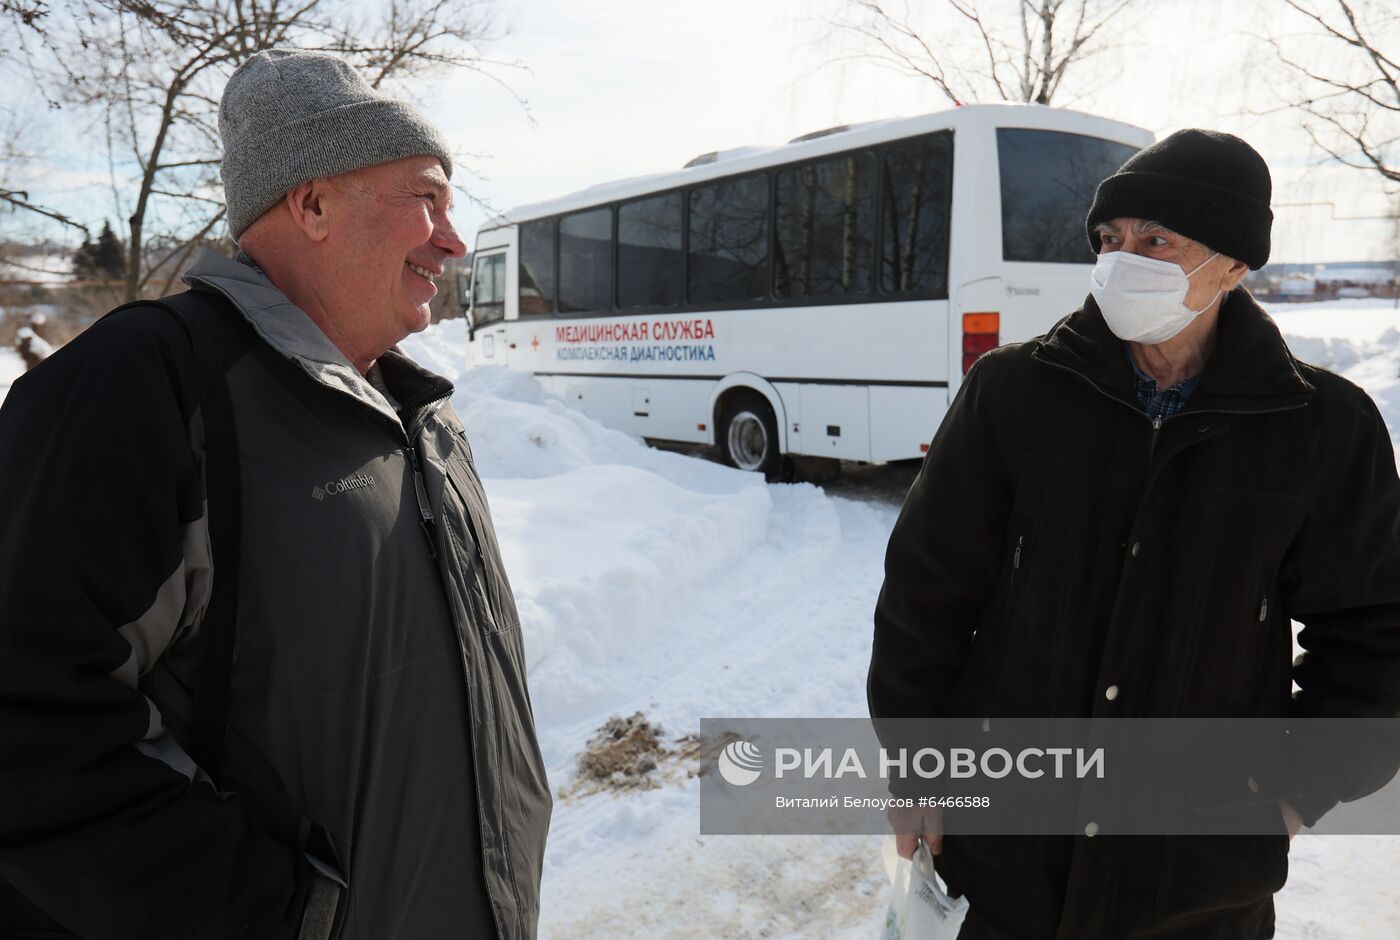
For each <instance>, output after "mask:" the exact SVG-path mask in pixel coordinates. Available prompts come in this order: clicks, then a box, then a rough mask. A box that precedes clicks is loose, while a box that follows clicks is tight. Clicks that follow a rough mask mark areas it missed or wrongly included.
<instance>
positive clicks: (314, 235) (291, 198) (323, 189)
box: [285, 179, 335, 242]
mask: <svg viewBox="0 0 1400 940" xmlns="http://www.w3.org/2000/svg"><path fill="white" fill-rule="evenodd" d="M285 199H286V203H287V211H288V213H289V214H290V215H291V217H292V224H293V225H295V226H296V227H297V228H298V229H300V230H301V232H302V233H303V234H304V235H306V237H307V238H309V239H311V240H312V241H313V242H321V241H325V240H326V239H327V238H328V237H329V236H330V233H331V210H332V208H333V203H334V202H335V199H334V187H332V186H331V185H330V184H329V182H328V181H327V180H323V179H316V180H310V181H308V182H305V183H302V184H301V185H300V186H298V187H297V188H296V189H293V190H292V191H291V192H289V193H287V195H286V197H285Z"/></svg>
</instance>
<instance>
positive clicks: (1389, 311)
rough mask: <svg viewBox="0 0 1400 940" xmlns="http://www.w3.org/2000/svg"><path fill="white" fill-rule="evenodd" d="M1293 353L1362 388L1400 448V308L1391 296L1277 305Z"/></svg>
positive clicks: (1273, 309)
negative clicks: (1371, 399)
mask: <svg viewBox="0 0 1400 940" xmlns="http://www.w3.org/2000/svg"><path fill="white" fill-rule="evenodd" d="M1268 309H1269V315H1270V316H1272V317H1273V318H1274V320H1275V322H1277V323H1278V325H1279V329H1281V330H1282V331H1283V333H1284V338H1285V339H1286V340H1287V341H1288V346H1289V348H1290V349H1292V350H1293V354H1294V355H1295V356H1297V357H1298V358H1299V359H1301V360H1303V361H1304V362H1309V363H1312V364H1313V365H1318V366H1322V367H1323V368H1325V369H1331V370H1332V371H1333V372H1337V373H1339V374H1340V375H1342V376H1343V377H1345V378H1347V379H1350V380H1351V381H1353V382H1355V383H1356V384H1357V385H1359V386H1361V387H1362V388H1364V389H1365V390H1366V392H1367V393H1368V394H1369V395H1370V396H1371V398H1373V399H1374V400H1375V402H1376V406H1377V407H1378V408H1379V409H1380V412H1381V416H1382V417H1383V418H1384V419H1385V423H1386V426H1387V427H1388V428H1389V430H1390V437H1391V441H1392V443H1393V444H1394V445H1395V447H1396V449H1397V451H1400V310H1396V308H1395V302H1394V301H1391V300H1370V301H1360V300H1348V301H1328V302H1324V303H1317V304H1273V305H1271V306H1270V307H1269V308H1268Z"/></svg>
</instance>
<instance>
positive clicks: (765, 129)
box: [0, 0, 1400, 262]
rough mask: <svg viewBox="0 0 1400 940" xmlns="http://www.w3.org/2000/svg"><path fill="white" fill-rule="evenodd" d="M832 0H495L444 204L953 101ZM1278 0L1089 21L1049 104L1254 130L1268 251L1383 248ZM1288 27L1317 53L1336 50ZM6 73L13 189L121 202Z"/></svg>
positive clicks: (445, 112)
mask: <svg viewBox="0 0 1400 940" xmlns="http://www.w3.org/2000/svg"><path fill="white" fill-rule="evenodd" d="M891 2H893V3H895V4H898V3H899V2H900V0H891ZM842 5H843V0H805V2H799V0H706V2H705V3H693V2H680V0H497V4H496V8H497V11H498V14H499V16H498V32H499V34H500V35H499V37H498V38H497V39H496V40H495V41H494V42H493V43H492V45H491V46H490V48H489V50H488V53H487V54H488V55H489V57H490V58H492V59H494V60H498V61H501V62H506V63H519V64H520V65H521V66H523V67H520V68H517V67H513V66H510V65H502V66H497V67H495V68H494V69H493V70H492V75H493V76H494V79H499V82H498V81H496V80H493V79H492V78H486V77H483V76H481V75H477V74H472V73H464V74H460V75H453V76H445V77H441V78H438V79H435V80H432V81H428V82H424V83H422V84H420V85H418V86H415V87H414V88H412V89H411V93H412V95H413V97H414V98H416V99H417V101H418V102H419V103H420V104H421V105H423V106H424V107H425V108H426V109H428V110H429V111H430V112H431V114H432V116H433V118H434V119H435V120H436V121H438V122H439V124H440V126H442V127H443V128H444V130H445V131H446V133H447V134H448V136H449V139H450V140H451V141H452V143H453V146H454V148H455V149H456V151H457V152H458V153H459V154H461V158H460V160H459V170H458V173H457V174H456V176H455V177H454V182H458V183H460V184H461V185H462V186H463V187H464V188H465V189H466V190H467V191H468V192H469V193H470V194H471V196H472V197H473V198H472V199H464V198H461V197H460V196H459V207H458V208H457V209H456V210H455V212H454V222H455V223H456V224H457V226H458V227H459V229H461V230H462V232H463V234H464V235H465V236H466V239H467V241H468V243H469V244H470V243H471V242H473V241H474V239H475V233H476V231H477V229H478V228H479V227H480V225H481V224H482V222H484V221H485V220H486V219H487V218H489V217H490V215H492V214H494V212H499V211H503V210H508V209H510V208H512V207H514V206H517V205H523V204H527V203H531V202H537V201H540V200H543V199H548V198H552V197H555V196H559V195H563V194H565V193H569V192H572V191H575V190H578V189H582V188H585V187H587V186H591V185H594V184H598V183H604V182H609V181H612V180H617V179H621V178H626V177H630V176H636V175H640V174H645V173H655V172H662V171H667V170H673V169H678V168H679V167H681V166H682V165H683V164H684V163H685V162H686V161H688V160H689V159H691V158H692V157H694V156H696V155H698V154H701V153H705V152H708V151H711V150H717V149H720V150H722V149H726V148H730V147H735V146H742V145H746V144H777V143H782V142H785V141H787V140H790V139H791V138H793V137H795V136H797V135H799V134H803V133H806V132H808V131H812V130H816V129H819V128H824V127H830V126H833V125H837V124H852V123H859V122H862V121H870V120H876V119H881V118H889V117H900V116H908V115H915V114H922V113H928V112H931V111H938V110H943V109H945V108H947V107H949V106H950V104H949V102H948V101H947V99H946V98H945V97H944V96H943V95H942V94H941V93H939V92H938V91H937V90H936V88H934V86H933V85H932V83H931V82H929V81H928V80H927V79H923V78H915V77H908V76H903V75H899V74H895V73H893V72H891V71H889V70H887V69H884V68H881V67H879V66H878V65H876V64H874V63H872V62H871V61H869V60H868V59H867V58H863V57H862V56H861V55H860V53H861V52H862V51H863V47H861V46H860V45H859V44H858V43H857V41H856V40H855V39H854V38H853V37H851V36H850V35H849V34H843V33H841V32H840V31H836V30H833V29H832V27H831V25H830V19H831V18H832V17H833V16H835V15H837V13H838V12H839V10H840V9H841V7H842ZM1000 5H1001V6H1007V7H1009V6H1011V4H1010V3H1009V0H1003V2H1002V3H1001V4H1000ZM914 6H915V7H916V8H918V9H922V10H925V11H931V12H932V14H934V15H932V16H931V17H930V18H929V19H928V20H926V21H924V26H925V27H926V28H927V30H928V32H929V34H930V35H933V36H937V37H940V38H943V37H952V36H955V35H956V33H955V32H954V29H955V27H956V26H957V24H956V23H954V22H951V21H949V20H947V19H945V18H941V17H946V16H949V15H951V14H948V12H947V10H946V8H945V7H944V6H943V5H942V4H939V3H936V2H933V0H928V2H924V3H922V4H919V3H915V4H914ZM982 6H983V8H984V9H993V8H996V7H997V6H998V4H996V3H994V2H988V0H984V2H983V4H982ZM1284 9H1285V8H1284V7H1283V5H1282V3H1281V0H1241V2H1235V3H1230V4H1220V3H1218V2H1210V0H1153V2H1135V3H1134V4H1132V5H1130V7H1129V8H1128V10H1127V12H1126V13H1124V14H1122V15H1121V16H1120V17H1119V18H1118V19H1117V20H1115V21H1114V22H1113V23H1112V24H1111V26H1110V27H1109V28H1108V29H1106V30H1105V31H1104V33H1103V34H1102V41H1104V42H1105V43H1107V44H1109V45H1111V46H1112V48H1111V49H1110V50H1108V51H1106V52H1104V53H1102V54H1100V55H1099V56H1098V57H1097V58H1095V59H1091V60H1089V61H1087V62H1085V63H1083V64H1082V65H1081V66H1078V67H1076V69H1075V70H1073V71H1072V72H1071V73H1070V75H1069V76H1068V77H1067V79H1066V84H1065V87H1064V89H1063V92H1062V95H1061V96H1060V97H1057V99H1056V103H1057V104H1063V105H1065V106H1070V107H1074V108H1076V109H1078V110H1083V111H1088V112H1091V113H1096V114H1102V115H1105V116H1107V117H1112V118H1116V119H1118V120H1123V121H1127V122H1129V123H1132V124H1136V125H1139V126H1141V127H1145V128H1147V129H1149V130H1151V131H1153V132H1154V133H1156V134H1157V135H1158V136H1159V137H1160V136H1163V135H1165V134H1167V133H1170V132H1171V131H1173V130H1175V129H1178V128H1180V127H1188V126H1199V127H1209V128H1214V129H1218V130H1224V131H1229V132H1231V133H1235V134H1238V135H1239V136H1241V137H1243V138H1245V139H1246V140H1248V141H1249V142H1250V143H1251V144H1253V145H1254V146H1255V147H1256V149H1258V150H1259V151H1260V152H1261V153H1262V154H1263V155H1264V157H1265V159H1266V160H1267V161H1268V163H1269V165H1270V168H1271V171H1272V173H1273V177H1274V186H1275V192H1274V208H1275V216H1276V220H1275V226H1274V252H1273V255H1272V257H1271V260H1272V261H1282V262H1287V261H1322V262H1325V261H1343V260H1383V259H1388V258H1391V257H1394V255H1395V253H1396V248H1395V238H1394V224H1393V223H1391V222H1388V221H1385V219H1384V217H1385V216H1386V215H1387V213H1390V212H1392V208H1391V207H1392V205H1393V204H1394V203H1393V202H1392V200H1391V199H1390V197H1388V196H1387V194H1386V192H1385V190H1384V189H1383V187H1382V186H1381V185H1380V182H1379V180H1378V178H1377V175H1376V174H1371V173H1364V172H1362V171H1358V170H1352V169H1348V168H1345V167H1340V166H1337V165H1335V164H1334V163H1332V162H1331V161H1329V160H1327V158H1326V155H1325V154H1323V153H1322V152H1321V151H1320V150H1318V149H1317V148H1316V147H1315V146H1314V145H1313V144H1312V143H1311V142H1310V141H1309V139H1308V137H1307V135H1306V134H1305V133H1304V132H1303V130H1302V128H1301V126H1300V119H1299V116H1298V115H1297V113H1296V112H1291V111H1287V110H1281V109H1280V106H1281V105H1282V104H1283V103H1284V100H1283V97H1282V96H1283V95H1284V94H1286V93H1288V91H1289V90H1290V89H1289V88H1288V83H1287V79H1286V76H1284V75H1283V73H1282V71H1281V69H1280V66H1279V64H1278V62H1277V58H1276V56H1274V54H1273V53H1272V52H1271V51H1270V50H1269V49H1268V48H1267V46H1265V45H1263V44H1262V43H1261V42H1260V41H1258V37H1260V36H1262V34H1263V32H1264V31H1265V30H1268V31H1271V32H1272V33H1273V34H1274V35H1275V36H1277V35H1280V34H1284V35H1288V34H1294V33H1298V34H1301V33H1302V32H1304V30H1303V29H1302V24H1301V23H1300V22H1299V21H1298V20H1296V19H1295V18H1290V17H1288V16H1285V15H1284V13H1283V11H1284ZM1397 28H1400V27H1397ZM950 41H952V40H950ZM1290 41H1295V40H1290ZM1296 42H1297V43H1299V44H1298V45H1295V46H1294V48H1295V49H1299V50H1301V53H1300V54H1301V56H1302V57H1303V58H1304V59H1306V60H1308V61H1309V62H1310V63H1313V62H1322V61H1323V60H1324V59H1326V57H1328V56H1330V55H1332V53H1331V52H1330V50H1328V49H1326V48H1325V47H1322V46H1319V45H1317V44H1316V43H1311V42H1309V41H1308V40H1306V39H1303V38H1298V39H1296ZM501 83H504V84H505V85H508V86H509V89H510V90H509V91H508V90H506V88H504V87H502V84H501ZM6 84H7V90H6V91H5V92H3V93H0V95H3V97H2V98H0V101H3V103H6V104H9V105H11V106H12V107H14V106H16V105H19V106H21V112H22V113H25V114H26V115H28V119H27V120H26V133H27V135H28V137H29V139H30V141H31V146H30V149H31V150H33V151H35V152H37V153H40V154H42V158H41V159H40V160H39V161H37V162H36V164H35V165H34V166H33V168H32V169H31V170H30V172H29V173H28V174H27V176H26V177H25V178H23V179H21V180H20V182H22V183H23V184H24V188H27V189H28V190H29V191H30V193H31V195H32V196H34V197H35V198H36V199H46V200H47V201H48V202H47V204H50V205H54V206H56V207H58V208H61V209H64V210H66V211H72V212H74V213H75V214H77V215H80V216H82V217H84V218H93V217H97V218H99V219H100V217H101V215H102V214H103V213H104V212H105V213H106V214H107V215H108V216H110V217H111V218H112V219H113V220H114V221H115V220H117V219H118V218H119V215H118V213H117V211H116V209H115V206H114V203H113V198H112V195H111V188H110V182H109V168H108V166H107V163H106V159H105V157H104V156H103V155H102V154H101V152H100V148H94V147H92V146H91V143H92V140H93V135H94V134H95V133H96V129H95V128H93V127H91V126H87V127H84V126H82V125H81V121H80V120H79V119H78V118H77V117H76V115H72V114H69V113H67V112H64V113H57V114H56V113H52V112H47V111H45V109H43V108H42V107H35V100H34V99H35V97H36V96H35V95H34V93H33V92H32V91H27V92H26V91H25V90H24V89H23V88H22V86H21V85H19V84H18V83H6ZM517 98H519V99H524V101H525V102H526V104H525V105H524V106H522V104H521V103H520V101H519V100H517ZM473 200H476V201H475V202H474V201H473ZM95 207H107V208H95ZM1086 208H1087V207H1086ZM98 224H99V225H100V221H99V223H98Z"/></svg>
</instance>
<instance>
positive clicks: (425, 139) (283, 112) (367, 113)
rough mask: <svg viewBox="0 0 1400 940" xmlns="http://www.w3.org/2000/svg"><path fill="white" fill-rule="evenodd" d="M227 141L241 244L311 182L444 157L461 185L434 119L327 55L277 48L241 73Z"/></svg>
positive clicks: (232, 207) (228, 102)
mask: <svg viewBox="0 0 1400 940" xmlns="http://www.w3.org/2000/svg"><path fill="white" fill-rule="evenodd" d="M219 137H220V138H221V139H222V140H223V144H224V160H223V165H222V167H220V170H219V175H220V176H221V177H222V178H223V181H224V201H225V203H226V204H227V205H228V224H229V228H230V230H232V232H233V239H234V241H237V240H238V239H239V238H240V237H242V235H243V230H244V229H246V228H247V227H248V226H249V225H252V224H253V222H254V221H255V220H256V219H257V218H258V217H259V216H261V215H262V214H263V213H264V212H266V211H267V210H268V209H271V208H272V207H273V206H275V205H276V204H277V201H278V200H279V199H281V198H282V197H283V196H285V195H287V193H289V192H291V191H292V190H293V189H295V188H296V187H298V186H300V185H301V184H302V183H305V182H306V181H308V180H313V179H323V178H325V177H327V176H335V175H337V174H339V173H349V172H350V171H351V170H358V169H361V168H362V167H367V166H375V165H376V164H380V163H388V162H390V161H391V160H399V159H402V158H404V157H416V156H433V157H437V158H438V159H439V160H441V161H442V169H443V172H444V173H446V174H447V175H448V177H449V178H450V177H451V176H452V156H451V154H450V153H449V152H448V148H447V141H446V140H444V139H443V137H442V134H441V133H439V132H438V129H437V128H436V127H434V126H433V125H432V124H431V123H430V122H429V121H428V119H427V118H426V117H424V116H423V115H422V114H420V113H419V112H418V110H417V109H416V108H414V107H413V106H412V105H409V104H406V103H404V102H402V101H396V100H394V99H393V98H390V97H388V96H386V95H381V94H380V93H379V92H377V91H375V90H374V89H372V88H370V87H369V84H368V83H367V82H366V81H365V80H364V79H363V78H361V77H360V74H359V73H358V72H356V71H355V69H354V68H353V67H351V65H350V64H349V63H348V62H346V61H345V60H343V59H341V58H338V57H337V56H333V55H327V54H325V53H321V52H303V51H300V50H297V49H270V50H268V51H266V52H259V53H257V54H255V55H253V56H252V57H250V58H249V59H248V60H247V61H246V62H244V63H243V64H242V65H240V66H239V67H238V70H237V71H235V72H234V73H233V76H232V77H231V78H229V80H228V85H227V87H225V88H224V97H223V100H222V101H220V102H219Z"/></svg>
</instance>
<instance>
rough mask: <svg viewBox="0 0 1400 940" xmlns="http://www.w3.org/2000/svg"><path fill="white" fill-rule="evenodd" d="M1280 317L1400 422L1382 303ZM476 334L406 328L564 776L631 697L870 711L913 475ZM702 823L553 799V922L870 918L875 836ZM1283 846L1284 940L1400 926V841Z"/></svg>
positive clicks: (759, 932)
mask: <svg viewBox="0 0 1400 940" xmlns="http://www.w3.org/2000/svg"><path fill="white" fill-rule="evenodd" d="M1271 313H1272V314H1273V315H1274V317H1275V319H1276V320H1277V322H1278V323H1279V324H1280V327H1281V328H1282V329H1283V330H1284V332H1285V333H1286V334H1287V337H1288V341H1289V343H1290V345H1291V346H1292V348H1293V349H1294V351H1295V353H1296V354H1297V355H1299V356H1300V357H1301V358H1303V359H1305V360H1308V361H1313V362H1316V363H1317V364H1319V365H1323V366H1326V367H1328V368H1332V369H1334V370H1336V371H1339V372H1342V373H1343V374H1344V375H1346V376H1347V377H1348V378H1350V379H1352V380H1353V381H1355V382H1357V383H1358V384H1360V385H1362V386H1363V387H1364V388H1366V389H1367V391H1368V392H1370V393H1371V394H1372V396H1373V397H1375V398H1376V400H1377V402H1378V403H1379V404H1380V405H1381V408H1382V411H1383V413H1384V415H1385V417H1386V419H1387V421H1388V423H1389V425H1390V429H1391V432H1392V435H1396V434H1397V432H1400V379H1397V372H1398V371H1400V314H1397V312H1396V310H1395V308H1394V304H1393V302H1388V301H1387V302H1367V301H1348V302H1340V303H1339V302H1330V303H1317V304H1308V305H1290V304H1280V305H1276V306H1275V307H1273V308H1271ZM464 343H465V332H464V327H463V326H461V325H460V324H454V323H452V322H450V321H449V322H447V323H443V324H439V325H438V326H436V327H434V328H433V329H432V330H431V331H430V332H428V333H426V334H422V335H419V336H415V337H411V338H410V339H409V340H407V341H406V342H405V343H404V344H403V346H404V348H405V350H406V351H407V352H409V354H410V355H413V356H414V357H415V358H418V359H419V360H420V361H423V362H425V363H426V364H429V365H430V367H433V368H437V369H438V370H439V371H443V372H445V373H446V374H448V375H450V376H457V383H458V385H457V393H456V396H455V398H454V404H455V405H456V407H457V409H458V411H459V413H460V414H461V415H462V418H463V420H464V422H465V423H466V426H467V432H468V435H469V437H470V440H471V443H472V447H473V448H474V451H475V459H476V463H477V466H478V469H479V470H480V472H481V474H482V477H483V480H484V483H485V486H486V490H487V492H488V494H489V497H490V499H491V507H492V514H493V516H494V518H495V522H496V529H497V534H498V537H499V538H500V541H501V548H502V552H503V554H504V556H505V561H506V565H507V568H508V570H509V572H510V576H511V579H512V583H513V585H514V588H515V592H516V596H517V600H518V603H519V606H520V610H521V616H522V621H523V624H524V630H525V642H526V650H527V657H528V662H529V669H530V689H531V695H532V697H533V702H534V708H535V716H536V722H537V725H538V731H539V735H540V741H541V747H542V750H543V752H544V755H545V760H546V764H547V765H548V768H549V775H550V781H551V783H552V785H553V786H554V788H555V791H556V793H558V792H559V791H560V790H561V788H566V787H567V786H568V784H569V783H570V782H571V781H572V780H573V778H574V776H575V769H574V768H575V762H576V760H577V758H578V754H579V752H580V750H581V748H582V746H583V743H584V742H586V741H587V740H588V739H589V738H590V737H591V735H592V734H593V732H594V731H595V730H596V729H597V728H598V727H599V726H600V725H601V724H602V723H603V722H604V721H605V720H606V719H607V718H608V716H610V715H614V714H617V715H629V714H631V713H633V712H635V711H641V712H643V713H644V714H645V715H646V716H647V717H648V718H650V719H651V720H652V721H653V722H655V723H657V724H659V725H660V726H661V727H662V729H663V730H664V732H665V734H664V737H665V738H666V739H667V740H668V741H674V740H675V739H676V738H678V737H679V736H681V735H683V734H686V733H689V732H693V731H695V730H697V729H698V725H699V720H700V718H702V717H721V716H727V717H742V716H750V715H752V716H794V717H796V716H802V717H810V716H833V717H839V716H860V715H863V714H864V713H865V670H866V667H867V665H868V662H869V652H870V647H869V643H870V630H871V626H870V617H871V612H872V609H873V607H874V603H875V597H876V594H877V592H878V590H879V586H880V581H881V577H882V563H883V553H884V548H885V543H886V541H887V540H888V537H889V531H890V528H891V526H892V525H893V523H894V519H895V517H896V515H897V513H898V509H899V501H900V499H901V498H902V495H903V492H904V490H905V488H907V486H908V483H909V482H910V479H911V473H910V471H909V470H907V469H900V468H850V469H848V470H847V475H846V479H845V480H844V481H842V482H841V483H839V484H836V485H833V486H831V487H828V488H827V489H821V488H818V487H815V486H811V485H808V484H790V485H768V484H765V483H763V482H762V481H761V480H759V479H757V478H756V477H754V476H753V475H750V474H745V473H740V472H738V471H734V470H730V469H727V468H725V467H721V466H718V465H716V464H713V463H710V462H708V461H705V460H702V459H697V458H695V457H689V456H682V455H679V454H675V453H670V452H665V451H660V450H655V449H651V448H648V447H646V446H644V445H643V444H642V443H641V442H640V441H637V440H636V439H634V438H631V437H629V436H627V435H624V434H620V433H618V432H615V431H610V430H608V429H605V428H603V427H601V426H600V425H598V424H597V423H596V422H594V421H592V420H590V419H589V418H587V417H585V416H584V415H582V414H581V413H579V412H577V411H573V410H571V409H569V408H568V407H567V406H566V405H564V404H563V403H562V402H561V401H559V400H557V399H555V398H552V397H550V396H549V395H547V394H546V393H545V392H544V390H543V389H542V388H541V387H540V386H539V385H538V384H537V383H536V382H535V381H534V379H533V378H532V377H530V376H528V375H524V374H521V373H512V372H509V371H506V370H504V369H499V368H479V369H473V370H470V371H466V372H463V364H464V362H465V351H464ZM459 373H461V374H460V375H459ZM698 833H699V796H698V786H697V781H696V780H695V779H687V778H686V777H685V775H684V774H683V773H681V774H676V775H673V776H672V777H671V778H669V779H667V780H665V782H663V784H662V785H661V786H660V787H657V788H655V789H650V790H643V791H631V792H626V793H619V794H612V793H606V792H605V793H593V794H590V795H586V796H559V797H556V803H555V810H554V818H553V821H552V827H551V832H550V837H549V845H548V850H547V852H546V858H545V875H544V886H543V891H544V894H543V899H544V900H543V909H542V912H541V923H540V936H541V937H542V938H545V940H549V938H565V937H591V936H608V937H618V938H627V937H652V936H656V937H674V938H686V937H697V938H698V937H717V936H719V937H759V936H762V937H769V938H783V937H790V938H811V937H831V938H852V940H854V938H867V937H871V936H876V935H878V930H879V927H880V925H881V923H882V918H883V913H884V905H885V901H886V890H887V882H886V876H885V874H884V871H883V868H882V864H881V856H880V849H881V838H880V837H879V836H839V837H832V836H800V837H799V836H792V837H777V836H749V837H744V836H725V837H716V836H700V835H698ZM1290 855H1291V868H1292V876H1291V878H1290V880H1289V883H1288V885H1287V886H1286V887H1285V889H1284V890H1283V891H1282V892H1281V893H1280V894H1279V895H1278V897H1277V909H1278V933H1277V936H1278V937H1279V938H1280V940H1303V938H1308V940H1323V938H1337V940H1342V938H1346V940H1355V938H1363V940H1364V938H1373V937H1374V938H1381V937H1386V938H1389V937H1395V936H1400V899H1397V896H1396V891H1395V888H1394V885H1395V883H1396V881H1397V879H1400V838H1396V837H1359V836H1311V835H1304V836H1301V837H1299V838H1298V839H1297V840H1295V841H1294V843H1293V845H1292V848H1291V853H1290Z"/></svg>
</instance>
